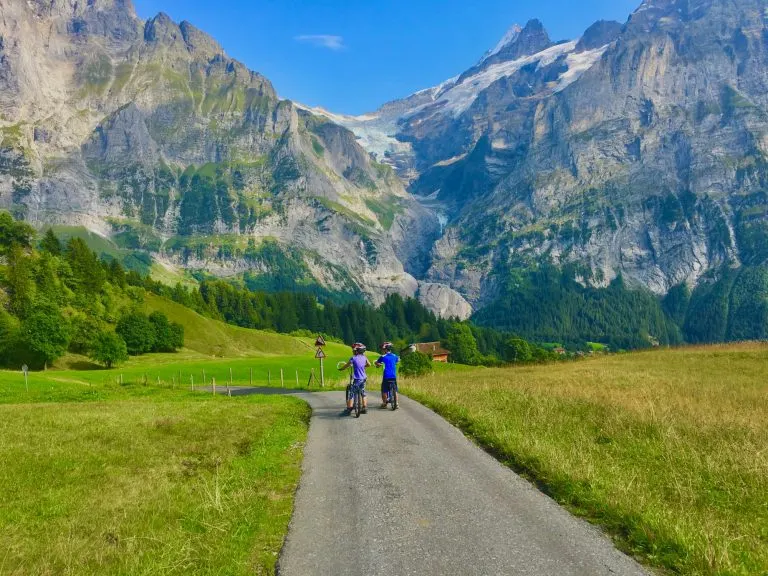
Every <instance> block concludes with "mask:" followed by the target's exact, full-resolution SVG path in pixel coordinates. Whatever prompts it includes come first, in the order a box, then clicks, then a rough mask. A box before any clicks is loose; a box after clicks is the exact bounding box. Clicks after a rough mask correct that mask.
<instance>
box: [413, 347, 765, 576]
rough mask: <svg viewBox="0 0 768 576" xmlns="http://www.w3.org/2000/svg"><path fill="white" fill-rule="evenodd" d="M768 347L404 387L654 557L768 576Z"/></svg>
mask: <svg viewBox="0 0 768 576" xmlns="http://www.w3.org/2000/svg"><path fill="white" fill-rule="evenodd" d="M766 375H768V345H766V344H740V345H730V346H710V347H700V348H696V347H694V348H681V349H671V350H659V351H651V352H639V353H632V354H622V355H616V356H598V357H595V358H594V359H588V360H584V361H579V362H567V363H557V364H551V365H546V366H531V367H519V368H508V369H480V370H473V371H465V372H449V373H443V374H440V375H435V376H429V377H425V378H420V379H415V380H409V381H407V382H404V383H403V386H402V389H403V391H404V392H405V393H407V394H409V395H410V396H411V397H413V398H415V399H417V400H420V401H422V402H424V403H425V404H426V405H427V406H429V407H431V408H433V409H434V410H435V411H437V412H438V413H440V414H442V415H443V416H445V417H446V418H447V419H448V420H450V421H451V422H453V423H454V424H455V425H457V426H458V427H460V428H461V429H462V430H464V432H465V433H466V434H467V435H468V436H470V437H471V438H473V439H474V440H475V441H476V442H477V443H478V444H480V445H481V446H483V447H484V448H486V449H487V450H488V451H489V452H491V453H492V454H493V455H495V456H496V457H497V458H498V459H500V460H501V461H502V462H504V463H505V464H507V465H509V466H510V467H512V468H514V469H515V470H517V471H519V472H521V473H522V474H523V475H525V476H527V477H528V478H530V479H531V480H532V481H533V482H535V483H536V484H537V486H539V487H540V488H541V489H542V490H544V491H545V492H547V493H548V494H550V495H551V496H552V497H553V498H555V499H556V500H557V501H558V502H560V503H561V504H563V505H565V506H567V507H568V508H569V509H570V510H571V511H573V512H574V513H576V514H578V515H580V516H583V517H585V518H587V519H589V520H591V521H593V522H595V523H596V524H598V525H600V526H602V527H603V528H604V529H605V530H606V531H607V532H608V533H609V534H611V535H612V536H614V538H615V540H616V542H617V544H618V545H619V546H620V547H621V548H623V549H624V550H625V551H627V552H628V553H630V554H633V555H635V556H636V557H638V558H640V559H642V560H643V561H645V562H646V563H647V564H649V565H651V566H655V567H658V568H660V569H661V570H662V571H664V570H668V571H670V572H671V573H674V574H688V575H718V576H726V575H728V576H732V575H733V576H735V575H739V576H747V575H750V576H756V575H763V574H768V378H766Z"/></svg>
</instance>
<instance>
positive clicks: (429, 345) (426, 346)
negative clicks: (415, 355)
mask: <svg viewBox="0 0 768 576" xmlns="http://www.w3.org/2000/svg"><path fill="white" fill-rule="evenodd" d="M412 346H413V347H415V348H416V350H417V351H418V352H421V353H422V354H429V355H430V356H450V355H451V352H450V351H449V350H446V349H445V348H443V347H442V345H441V344H440V342H422V343H420V344H412Z"/></svg>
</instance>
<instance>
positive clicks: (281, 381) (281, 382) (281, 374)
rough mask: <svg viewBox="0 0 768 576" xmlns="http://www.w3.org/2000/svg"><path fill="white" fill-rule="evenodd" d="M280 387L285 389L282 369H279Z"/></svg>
mask: <svg viewBox="0 0 768 576" xmlns="http://www.w3.org/2000/svg"><path fill="white" fill-rule="evenodd" d="M280 385H281V386H282V387H283V388H285V380H284V379H283V369H282V368H280Z"/></svg>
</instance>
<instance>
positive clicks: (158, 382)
mask: <svg viewBox="0 0 768 576" xmlns="http://www.w3.org/2000/svg"><path fill="white" fill-rule="evenodd" d="M157 385H158V386H160V376H158V377H157Z"/></svg>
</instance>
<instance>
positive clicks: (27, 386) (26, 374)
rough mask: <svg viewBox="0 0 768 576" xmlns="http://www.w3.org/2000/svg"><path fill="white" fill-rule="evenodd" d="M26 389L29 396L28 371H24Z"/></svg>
mask: <svg viewBox="0 0 768 576" xmlns="http://www.w3.org/2000/svg"><path fill="white" fill-rule="evenodd" d="M24 387H25V388H26V389H27V394H29V374H28V373H27V371H26V370H25V371H24Z"/></svg>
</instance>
